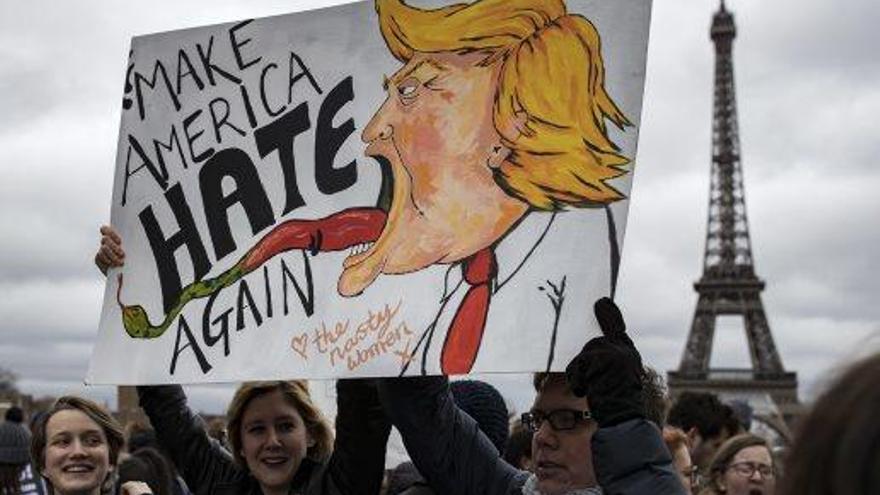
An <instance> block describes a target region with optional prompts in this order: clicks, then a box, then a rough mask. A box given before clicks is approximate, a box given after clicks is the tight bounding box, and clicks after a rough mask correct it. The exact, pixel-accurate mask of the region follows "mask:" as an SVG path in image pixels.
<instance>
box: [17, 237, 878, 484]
mask: <svg viewBox="0 0 880 495" xmlns="http://www.w3.org/2000/svg"><path fill="white" fill-rule="evenodd" d="M104 232H105V234H104V236H103V240H102V248H101V249H100V251H99V254H98V256H97V257H96V260H98V266H99V267H100V268H102V270H106V268H107V267H109V266H119V265H121V264H122V263H123V259H124V252H123V251H122V248H121V244H120V242H121V241H119V240H118V236H115V235H113V233H112V232H110V231H107V230H105V231H104ZM108 253H109V254H108ZM594 309H595V314H596V319H597V321H598V322H599V325H600V328H601V330H602V333H603V335H602V336H601V337H597V338H594V339H592V340H590V341H589V342H587V343H586V345H585V346H584V348H583V350H582V351H581V352H580V353H579V354H578V355H577V357H576V358H575V359H574V360H573V361H572V362H571V363H570V364H569V365H568V367H567V369H566V372H565V373H538V374H536V375H535V377H534V380H533V382H534V389H535V399H534V403H533V405H532V407H531V408H530V409H529V411H528V412H526V413H524V414H523V415H522V416H521V417H520V418H517V419H516V420H515V421H513V424H512V425H511V424H510V422H509V412H508V410H507V407H506V404H505V401H504V398H503V397H502V396H501V394H500V393H499V392H498V391H497V390H496V389H494V388H493V387H492V386H491V385H489V384H486V383H483V382H479V381H474V380H462V381H454V382H451V383H450V381H449V380H448V379H447V378H446V377H443V376H428V377H413V378H386V379H343V380H338V381H337V385H336V386H337V407H338V414H337V416H336V420H335V428H333V427H331V425H330V423H329V421H328V420H327V418H326V417H325V416H324V414H323V413H322V411H321V410H320V408H318V407H317V406H316V404H315V403H314V401H313V400H312V398H311V396H310V394H309V387H308V383H307V382H305V381H301V380H292V381H272V382H249V383H245V384H242V385H241V386H240V387H239V388H238V390H237V391H236V393H235V395H234V397H233V399H232V401H231V403H230V404H229V408H228V412H227V415H226V421H225V424H223V425H219V426H218V425H216V424H213V425H211V427H210V428H209V426H208V425H207V424H206V423H205V422H204V421H203V420H202V419H201V418H200V417H199V416H198V415H197V414H195V413H194V412H193V411H192V410H191V409H190V408H189V406H188V405H187V398H186V395H185V393H184V391H183V389H182V388H181V387H180V386H175V385H163V386H141V387H138V395H139V400H140V405H141V407H142V408H143V410H144V411H145V413H146V415H147V417H148V418H149V421H150V424H151V426H150V427H144V426H142V425H129V426H128V427H127V428H126V429H123V427H122V426H121V425H120V424H119V423H118V422H117V421H116V420H115V419H114V418H113V416H112V415H111V414H109V413H108V412H107V411H106V410H105V409H104V408H103V407H101V406H100V405H98V404H96V403H95V402H93V401H91V400H88V399H85V398H82V397H75V396H65V397H61V398H59V399H58V400H57V401H56V402H55V403H54V405H53V406H52V407H51V408H50V409H48V410H47V411H41V412H38V413H32V417H31V421H30V427H29V428H28V427H27V426H25V425H24V420H25V418H24V414H23V411H22V410H21V409H18V408H11V409H9V410H8V411H7V412H6V415H5V420H4V422H3V423H0V495H21V494H40V495H42V494H50V495H51V494H58V495H68V494H70V495H73V494H104V493H111V492H113V493H116V494H120V495H148V494H156V495H165V494H174V495H203V494H204V495H207V494H221V495H222V494H245V495H257V494H263V495H288V494H304V495H312V494H322V495H324V494H326V495H330V494H380V493H381V494H387V495H400V494H407V495H414V494H434V493H437V494H490V495H495V494H497V495H502V494H504V495H507V494H524V495H530V494H541V495H576V494H603V493H604V494H700V495H711V494H729V495H772V494H781V495H795V494H816V495H820V494H823V495H824V494H843V495H848V494H852V495H855V494H871V493H877V492H878V491H880V426H878V423H877V422H876V421H875V420H874V416H875V414H876V413H877V412H878V410H880V387H877V383H880V354H878V355H874V356H872V357H869V358H866V359H864V360H863V361H861V362H858V363H856V364H855V365H853V366H852V367H851V368H850V369H849V370H848V371H846V372H845V373H844V374H842V375H841V376H840V378H839V379H838V381H837V382H836V383H834V384H832V386H831V387H829V389H828V390H827V391H826V392H825V394H824V395H822V396H821V397H820V398H819V399H818V400H817V401H816V403H815V404H814V405H813V407H812V410H811V411H810V412H809V413H808V414H806V416H805V417H804V418H803V419H802V420H801V421H800V423H799V428H798V430H797V432H796V435H795V441H794V443H793V445H791V447H790V448H789V449H787V450H786V451H784V452H783V453H782V455H781V456H780V453H779V452H777V450H776V449H774V448H773V446H772V445H771V444H770V443H769V442H768V440H767V439H765V438H763V437H761V436H758V435H755V434H753V433H750V431H749V430H750V427H751V424H750V418H749V417H748V414H742V413H739V414H738V411H737V409H740V410H741V409H742V408H741V407H737V405H736V404H733V405H731V404H725V403H723V402H721V401H720V400H719V398H718V397H716V396H714V395H712V394H708V393H683V394H681V395H680V396H679V397H677V399H676V401H675V403H674V404H672V405H671V407H669V405H668V399H667V398H666V394H665V391H664V388H663V384H662V379H661V378H660V377H659V376H658V375H657V374H656V373H655V372H654V371H653V370H652V369H651V368H649V367H646V366H645V365H644V363H643V362H642V359H641V356H640V354H639V352H638V351H637V350H636V348H635V346H634V344H633V342H632V340H631V339H630V338H629V336H628V335H627V332H626V326H625V324H624V321H623V318H622V315H621V313H620V311H619V309H618V308H617V306H616V305H615V304H614V303H613V302H612V301H611V300H610V299H607V298H605V299H601V300H599V301H598V302H597V303H596V305H595V308H594ZM392 425H393V426H395V427H396V428H397V429H398V430H399V431H400V433H401V436H402V439H403V443H404V445H405V447H406V449H407V453H408V454H409V456H410V459H411V462H407V463H403V464H401V465H399V466H397V467H395V468H394V469H390V470H386V469H385V453H386V446H387V442H388V436H389V432H390V429H391V427H392ZM783 466H784V469H783Z"/></svg>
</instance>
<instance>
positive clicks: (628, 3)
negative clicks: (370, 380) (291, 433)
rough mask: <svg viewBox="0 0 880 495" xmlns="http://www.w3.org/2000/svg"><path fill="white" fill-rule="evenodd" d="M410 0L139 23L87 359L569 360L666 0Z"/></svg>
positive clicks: (613, 234)
mask: <svg viewBox="0 0 880 495" xmlns="http://www.w3.org/2000/svg"><path fill="white" fill-rule="evenodd" d="M412 3H413V4H414V5H415V6H410V5H408V4H405V3H402V2H400V1H399V0H376V1H375V2H373V1H370V2H360V3H353V4H348V5H343V6H339V7H334V8H328V9H322V10H316V11H309V12H301V13H294V14H289V15H283V16H277V17H270V18H264V19H252V20H246V21H242V22H234V23H229V24H222V25H215V26H206V27H199V28H194V29H186V30H181V31H174V32H168V33H160V34H154V35H148V36H140V37H136V38H134V39H133V40H132V44H131V55H130V61H129V65H128V71H127V74H126V89H125V95H124V99H123V111H122V122H121V126H120V133H119V145H118V151H117V159H116V172H115V174H116V175H115V182H114V190H113V206H112V218H111V220H112V224H113V225H114V226H115V228H116V229H117V230H118V231H119V232H120V234H121V235H122V238H123V240H124V248H125V251H126V262H125V266H124V267H123V268H121V269H119V270H114V271H111V273H110V274H109V275H108V278H107V289H106V293H105V299H104V307H103V312H102V315H101V322H100V330H99V337H98V341H97V344H96V346H95V350H94V354H93V357H92V361H91V364H90V369H89V375H88V379H87V380H88V381H89V382H91V383H116V384H147V383H168V382H178V383H195V382H228V381H241V380H250V379H272V378H292V377H296V378H332V377H346V376H395V375H400V374H418V373H427V374H437V373H446V374H466V373H470V372H525V371H537V370H546V369H554V370H558V369H562V368H564V366H565V364H566V363H567V362H568V360H569V359H571V357H572V356H574V354H576V353H577V351H578V350H579V349H580V347H581V346H582V345H583V344H584V342H585V341H586V340H587V338H588V337H590V336H591V335H595V334H596V333H597V330H596V329H595V326H596V323H595V320H594V318H593V315H592V302H593V301H595V300H596V299H597V298H599V297H601V296H605V295H608V294H610V293H612V292H613V285H614V282H613V281H614V280H615V279H616V266H617V264H618V263H619V252H620V247H621V243H622V239H623V232H624V228H625V224H626V212H627V207H628V195H629V191H630V184H631V180H632V173H633V167H634V159H635V153H636V142H637V136H638V128H639V126H638V124H639V117H640V112H641V100H642V92H643V84H644V73H645V54H646V48H647V39H648V26H649V18H650V2H649V1H647V0H614V1H601V0H595V1H587V0H568V1H567V2H563V1H561V0H560V1H556V2H553V1H543V0H505V1H497V0H478V1H476V2H473V3H471V4H469V5H468V6H465V7H462V6H449V5H450V4H448V3H446V4H445V5H446V7H444V3H443V2H439V3H438V2H433V3H432V4H431V5H426V3H425V2H418V3H416V2H412ZM566 4H567V5H566ZM432 9H434V10H432ZM437 9H440V10H437Z"/></svg>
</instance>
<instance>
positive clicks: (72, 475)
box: [42, 409, 112, 495]
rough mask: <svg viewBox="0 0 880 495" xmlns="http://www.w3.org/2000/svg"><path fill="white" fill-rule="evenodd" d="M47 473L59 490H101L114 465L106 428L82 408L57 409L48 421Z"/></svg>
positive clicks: (94, 491)
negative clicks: (80, 409) (79, 409)
mask: <svg viewBox="0 0 880 495" xmlns="http://www.w3.org/2000/svg"><path fill="white" fill-rule="evenodd" d="M43 455H44V456H45V457H44V465H45V467H44V468H43V472H42V474H43V476H45V477H46V479H47V480H49V482H50V483H51V484H52V487H53V488H54V490H55V493H58V494H61V495H64V494H68V493H70V494H73V493H84V494H87V493H94V494H97V493H100V491H101V484H102V483H103V482H104V480H105V479H106V478H107V475H108V474H109V472H110V470H111V469H112V467H111V466H110V446H109V443H108V442H107V436H106V435H105V434H104V430H102V429H101V426H100V425H98V423H96V422H95V421H94V420H92V419H91V418H90V417H88V416H87V415H86V414H85V413H83V412H82V411H78V410H76V409H65V410H61V411H58V412H56V413H55V414H53V415H52V417H50V418H49V421H48V422H47V423H46V450H45V453H44V454H43Z"/></svg>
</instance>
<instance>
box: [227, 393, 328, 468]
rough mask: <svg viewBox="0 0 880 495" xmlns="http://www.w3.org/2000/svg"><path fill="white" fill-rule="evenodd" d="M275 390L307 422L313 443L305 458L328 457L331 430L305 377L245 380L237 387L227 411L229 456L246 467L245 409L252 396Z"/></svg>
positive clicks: (253, 397)
mask: <svg viewBox="0 0 880 495" xmlns="http://www.w3.org/2000/svg"><path fill="white" fill-rule="evenodd" d="M276 390H277V391H279V392H281V395H282V396H284V399H285V400H286V401H287V402H288V403H289V404H290V405H292V406H293V407H294V408H296V411H297V412H298V413H299V415H300V416H301V417H302V419H303V422H304V423H305V425H306V430H307V431H308V432H309V435H310V436H311V437H312V439H313V440H314V441H315V444H314V445H312V446H311V447H309V449H308V452H307V454H308V457H309V458H310V459H312V460H315V461H318V462H324V461H326V460H327V459H328V458H329V457H330V453H331V452H333V432H332V430H331V429H330V424H329V423H328V422H327V418H325V417H324V414H323V413H322V412H321V410H320V409H318V406H316V405H315V403H314V402H313V401H312V397H311V395H309V385H308V383H307V382H306V381H305V380H290V381H272V382H247V383H244V384H242V385H241V386H240V387H239V388H238V390H236V392H235V396H234V397H233V398H232V402H231V403H230V404H229V409H228V410H227V412H226V419H227V422H228V424H229V427H228V429H227V432H228V435H229V444H230V446H231V447H232V456H233V457H234V458H235V462H236V463H237V464H238V465H239V466H240V467H242V468H243V469H248V467H247V463H246V462H245V460H244V458H243V457H242V455H241V449H242V442H241V427H242V419H243V418H244V411H245V409H247V406H248V404H250V402H251V401H252V400H254V399H255V398H257V397H259V396H261V395H265V394H269V393H272V392H274V391H276Z"/></svg>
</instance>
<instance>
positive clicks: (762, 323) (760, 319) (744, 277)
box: [669, 0, 797, 416]
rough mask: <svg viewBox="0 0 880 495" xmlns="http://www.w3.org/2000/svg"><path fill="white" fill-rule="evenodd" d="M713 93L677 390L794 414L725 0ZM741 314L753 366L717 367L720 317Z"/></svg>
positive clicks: (718, 19) (792, 382) (791, 377)
mask: <svg viewBox="0 0 880 495" xmlns="http://www.w3.org/2000/svg"><path fill="white" fill-rule="evenodd" d="M710 34H711V38H712V41H713V42H714V44H715V94H714V112H713V121H712V172H711V173H712V175H711V181H710V182H711V186H710V193H709V215H708V226H707V229H706V247H705V251H704V258H703V275H702V277H701V278H700V280H698V281H697V282H696V283H695V284H694V289H695V290H696V291H697V294H698V295H699V298H698V302H697V308H696V311H695V312H694V319H693V323H692V324H691V330H690V333H689V335H688V340H687V345H686V347H685V350H684V355H683V356H682V358H681V364H680V365H679V369H678V370H677V371H672V372H670V373H669V388H670V391H671V392H672V394H673V395H676V394H677V393H679V392H681V391H684V390H695V391H709V392H716V393H720V394H732V395H740V396H742V395H755V394H763V395H769V397H770V398H771V400H772V401H773V402H774V403H775V405H776V406H777V408H778V409H779V410H780V411H781V412H782V413H783V414H784V415H785V416H790V415H791V413H793V412H794V407H795V406H796V405H797V377H796V375H795V373H790V372H786V371H785V368H784V367H783V366H782V359H781V358H780V357H779V353H778V352H777V350H776V344H775V343H774V342H773V336H772V335H771V333H770V326H769V324H768V322H767V316H766V314H765V313H764V305H763V303H762V302H761V291H762V290H763V289H764V281H763V280H761V279H759V278H758V276H757V275H756V274H755V267H754V263H753V260H752V247H751V241H750V238H749V225H748V219H747V217H746V203H745V190H744V188H743V178H742V166H741V163H740V145H739V125H738V122H737V115H736V92H735V87H734V77H733V39H734V38H735V37H736V26H735V24H734V22H733V15H732V14H731V13H730V12H729V11H728V10H727V9H726V8H725V5H724V0H722V2H721V7H720V9H719V10H718V12H716V13H715V16H714V18H713V20H712V28H711V30H710ZM722 315H735V316H741V317H742V319H743V327H744V329H745V333H746V338H747V341H748V346H749V351H750V357H751V364H752V367H751V369H711V368H710V367H709V360H710V357H711V352H712V342H713V340H714V337H715V324H716V321H717V319H718V317H719V316H722Z"/></svg>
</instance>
